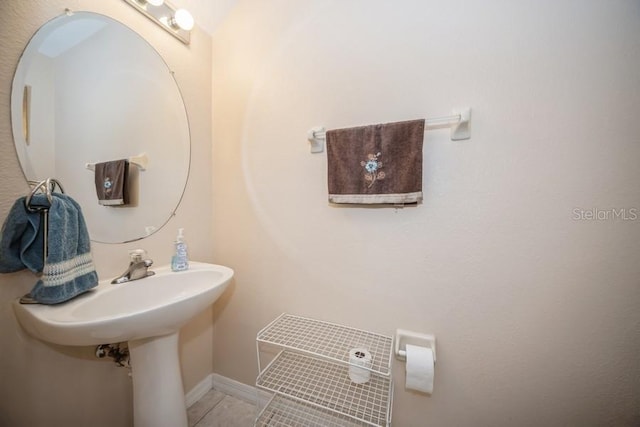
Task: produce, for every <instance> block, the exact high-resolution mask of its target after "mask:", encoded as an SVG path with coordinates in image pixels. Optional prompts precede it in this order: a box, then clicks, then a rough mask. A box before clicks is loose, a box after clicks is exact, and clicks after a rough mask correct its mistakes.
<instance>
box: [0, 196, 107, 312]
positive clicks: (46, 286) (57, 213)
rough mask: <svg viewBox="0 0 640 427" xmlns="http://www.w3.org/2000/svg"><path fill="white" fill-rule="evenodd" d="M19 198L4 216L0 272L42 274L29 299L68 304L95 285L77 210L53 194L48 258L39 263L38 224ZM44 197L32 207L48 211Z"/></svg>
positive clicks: (40, 230)
mask: <svg viewBox="0 0 640 427" xmlns="http://www.w3.org/2000/svg"><path fill="white" fill-rule="evenodd" d="M24 203H25V200H24V198H21V199H18V200H17V201H16V203H15V204H14V205H13V208H12V209H11V211H10V212H9V216H8V217H7V219H6V221H5V223H4V225H3V227H2V237H0V272H1V273H8V272H13V271H18V270H22V269H24V268H28V269H29V270H31V271H33V272H42V276H41V278H40V280H38V283H36V285H35V286H34V287H33V289H32V290H31V297H32V298H33V299H34V300H36V301H37V302H40V303H43V304H57V303H60V302H64V301H67V300H69V299H71V298H73V297H75V296H77V295H79V294H81V293H83V292H86V291H88V290H89V289H91V288H93V287H95V286H97V285H98V275H97V273H96V271H95V267H94V265H93V259H92V258H91V252H90V251H91V242H90V239H89V233H88V232H87V226H86V224H85V221H84V217H83V216H82V210H81V208H80V205H78V203H77V202H76V201H75V200H73V199H72V198H71V197H69V196H66V195H64V194H59V193H54V194H53V201H52V203H51V206H50V207H49V232H48V240H49V244H48V248H49V253H48V256H47V259H46V262H43V259H42V252H43V224H42V223H41V222H42V220H41V214H40V213H39V212H29V211H28V210H27V209H26V208H25V205H24ZM48 204H49V203H48V200H47V198H46V196H45V195H44V194H36V195H34V196H33V197H32V199H31V205H32V206H48Z"/></svg>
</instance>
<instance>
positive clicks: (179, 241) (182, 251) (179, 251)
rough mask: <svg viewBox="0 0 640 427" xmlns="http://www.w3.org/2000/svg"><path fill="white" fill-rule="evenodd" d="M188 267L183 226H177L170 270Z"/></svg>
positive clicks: (180, 269)
mask: <svg viewBox="0 0 640 427" xmlns="http://www.w3.org/2000/svg"><path fill="white" fill-rule="evenodd" d="M188 269H189V256H188V255H187V244H186V243H185V241H184V228H179V229H178V236H176V241H175V253H174V254H173V256H172V257H171V270H172V271H184V270H188Z"/></svg>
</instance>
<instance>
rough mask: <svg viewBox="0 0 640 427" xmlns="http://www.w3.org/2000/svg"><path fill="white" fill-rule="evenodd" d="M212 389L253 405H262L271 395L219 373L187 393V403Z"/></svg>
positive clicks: (194, 400)
mask: <svg viewBox="0 0 640 427" xmlns="http://www.w3.org/2000/svg"><path fill="white" fill-rule="evenodd" d="M211 389H214V390H217V391H219V392H221V393H224V394H227V395H229V396H233V397H235V398H238V399H240V400H244V401H245V402H248V403H251V404H252V405H258V404H259V405H261V406H262V405H264V404H265V403H266V402H267V401H268V400H269V398H270V397H271V395H270V394H269V393H267V392H266V391H263V390H259V389H257V388H256V387H254V386H251V385H247V384H244V383H241V382H238V381H236V380H232V379H231V378H227V377H223V376H222V375H219V374H209V375H207V377H206V378H205V379H203V380H202V381H200V382H199V383H198V384H197V385H196V386H195V387H194V388H192V389H191V390H190V391H189V392H188V393H187V394H186V395H185V397H184V399H185V402H186V403H187V408H188V407H189V406H191V405H193V404H194V403H196V402H197V401H198V400H200V399H202V397H203V396H204V395H205V394H207V392H208V391H209V390H211Z"/></svg>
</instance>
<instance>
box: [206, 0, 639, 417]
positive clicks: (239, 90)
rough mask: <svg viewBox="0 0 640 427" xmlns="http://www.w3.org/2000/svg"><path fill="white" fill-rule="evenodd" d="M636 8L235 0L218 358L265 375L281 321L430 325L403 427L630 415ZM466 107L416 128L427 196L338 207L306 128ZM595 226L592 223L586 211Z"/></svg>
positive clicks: (224, 69)
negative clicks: (422, 384)
mask: <svg viewBox="0 0 640 427" xmlns="http://www.w3.org/2000/svg"><path fill="white" fill-rule="evenodd" d="M639 13H640V6H639V4H638V2H632V1H625V0H616V1H607V2H602V1H599V0H589V1H562V2H557V1H551V0H544V1H542V2H541V1H539V0H523V1H517V2H508V1H500V0H491V1H483V2H474V1H466V2H448V1H435V0H429V1H406V2H390V1H384V0H373V1H372V0H352V1H344V0H322V1H320V0H317V1H314V0H307V1H300V0H273V1H267V2H265V1H260V0H247V1H240V2H239V4H238V6H237V7H236V8H235V9H234V10H233V11H232V13H231V15H230V17H229V18H228V19H227V20H226V21H225V23H224V25H223V26H222V27H221V28H220V29H218V31H216V33H215V34H214V42H213V52H214V56H213V58H214V61H213V62H214V65H213V103H214V116H213V117H214V121H213V129H214V133H213V135H214V169H213V170H214V199H213V206H214V212H215V214H216V218H215V221H214V236H215V242H216V246H215V255H216V257H215V258H216V260H217V261H219V262H221V263H223V264H227V265H229V266H231V267H233V268H234V269H235V270H236V281H235V284H234V286H233V293H232V294H229V295H227V298H226V305H219V306H218V307H217V308H216V310H217V311H218V315H219V318H218V319H217V321H216V324H215V326H214V331H215V333H214V370H215V371H216V372H217V373H219V374H222V375H224V376H227V377H231V378H233V379H236V380H239V381H242V382H245V383H247V384H253V383H254V381H255V375H256V360H255V352H254V345H255V344H254V340H255V334H256V332H257V331H258V330H259V329H260V328H261V327H262V326H263V325H265V324H266V323H267V322H268V321H270V320H271V319H273V318H274V317H275V316H277V315H278V314H279V313H281V312H290V313H294V314H299V315H303V316H309V317H316V318H321V319H326V320H330V321H334V322H341V323H345V324H348V325H353V326H356V327H361V328H368V329H372V330H374V331H378V332H382V333H387V334H392V333H393V332H394V331H395V329H396V328H398V327H402V328H407V329H412V330H416V331H422V332H431V333H435V334H436V336H437V338H438V363H437V367H436V379H435V391H434V394H433V397H430V398H427V397H423V396H420V395H416V394H413V393H409V392H406V391H405V390H404V378H403V374H404V365H403V364H401V363H398V362H396V363H395V367H394V374H395V378H396V393H395V405H394V411H393V413H394V425H395V426H399V427H407V426H426V425H428V426H444V427H449V426H471V425H473V426H541V425H544V426H564V425H572V426H578V425H579V426H603V425H611V426H614V425H615V426H626V425H637V424H638V423H639V422H640V406H639V405H638V396H639V395H640V364H639V363H638V354H640V310H639V307H640V227H639V226H640V219H638V218H636V219H635V220H627V221H625V220H622V219H609V220H580V219H578V217H579V216H580V211H574V209H576V208H579V209H585V210H589V209H595V208H597V209H601V210H607V209H612V208H616V209H622V208H626V209H631V208H635V209H638V211H627V215H629V216H633V215H632V214H633V212H635V213H636V214H637V215H640V186H639V185H638V183H639V182H640V168H639V167H638V161H639V160H640V144H638V141H639V138H640V121H638V119H637V112H638V111H640V74H639V73H638V69H640V49H639V45H638V40H639V39H640V20H638V16H639ZM465 105H469V106H471V107H473V120H472V139H471V140H470V141H467V142H451V141H450V140H449V138H448V132H447V131H445V130H440V131H430V132H428V133H427V134H426V140H425V154H424V158H425V173H424V189H425V200H424V203H423V204H421V205H420V206H418V207H412V208H405V209H399V210H396V209H364V208H337V207H332V206H329V205H328V204H327V195H326V156H325V154H320V155H311V154H309V151H308V145H307V143H306V132H307V130H308V129H309V128H311V127H312V126H317V125H324V126H327V127H328V128H337V127H345V126H350V125H362V124H367V123H379V122H389V121H395V120H406V119H412V118H418V117H424V116H428V117H433V116H439V115H446V114H448V113H449V112H450V110H451V109H452V108H453V107H456V106H465ZM585 215H587V216H588V215H589V214H588V213H586V214H585Z"/></svg>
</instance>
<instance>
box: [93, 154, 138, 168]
mask: <svg viewBox="0 0 640 427" xmlns="http://www.w3.org/2000/svg"><path fill="white" fill-rule="evenodd" d="M127 160H128V161H129V163H130V164H132V165H136V166H137V167H138V169H140V170H141V171H143V170H147V165H148V164H149V157H147V153H142V154H140V155H139V156H132V157H129V158H128V159H127ZM84 166H85V168H87V169H89V170H91V171H94V170H96V164H95V163H86V164H85V165H84Z"/></svg>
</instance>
